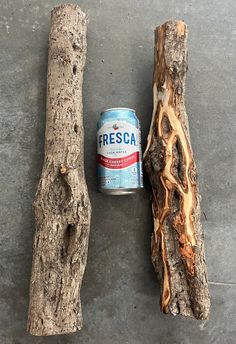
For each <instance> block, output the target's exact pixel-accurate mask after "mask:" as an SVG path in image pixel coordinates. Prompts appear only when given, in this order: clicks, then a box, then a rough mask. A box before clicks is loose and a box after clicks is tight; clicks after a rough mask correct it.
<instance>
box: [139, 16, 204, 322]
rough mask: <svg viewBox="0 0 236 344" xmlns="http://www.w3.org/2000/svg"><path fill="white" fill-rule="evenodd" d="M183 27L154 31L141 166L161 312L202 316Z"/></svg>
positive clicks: (201, 274) (199, 235) (176, 24)
mask: <svg viewBox="0 0 236 344" xmlns="http://www.w3.org/2000/svg"><path fill="white" fill-rule="evenodd" d="M186 41H187V26H186V25H185V23H184V22H182V21H177V22H167V23H165V24H163V25H161V26H160V27H158V28H157V29H156V46H155V67H154V78H153V97H154V100H153V115H152V121H151V126H150V132H149V135H148V139H147V148H146V151H145V153H144V164H145V167H146V170H147V172H148V174H149V177H150V181H151V184H152V189H153V204H152V208H153V218H154V232H153V237H152V261H153V264H154V267H155V269H156V271H158V272H159V273H160V274H161V275H162V278H163V283H162V297H161V309H162V311H163V312H164V313H171V314H182V315H186V316H193V317H195V318H197V319H206V318H207V317H208V315H209V308H210V301H209V292H208V283H207V276H206V266H205V258H204V247H203V233H202V227H201V224H200V208H199V192H198V186H197V183H196V168H195V162H194V159H193V153H192V148H191V144H190V137H189V130H188V120H187V115H186V112H185V107H184V88H185V75H186V70H187V48H186Z"/></svg>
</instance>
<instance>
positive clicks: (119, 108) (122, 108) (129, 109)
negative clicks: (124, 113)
mask: <svg viewBox="0 0 236 344" xmlns="http://www.w3.org/2000/svg"><path fill="white" fill-rule="evenodd" d="M113 110H128V111H132V112H134V113H135V110H134V109H131V108H126V107H117V108H110V109H106V110H103V111H102V112H101V115H103V114H104V113H105V112H108V111H113Z"/></svg>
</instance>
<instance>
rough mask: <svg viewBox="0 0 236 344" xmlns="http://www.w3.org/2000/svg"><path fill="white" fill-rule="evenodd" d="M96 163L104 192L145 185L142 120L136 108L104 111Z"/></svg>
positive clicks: (127, 190)
mask: <svg viewBox="0 0 236 344" xmlns="http://www.w3.org/2000/svg"><path fill="white" fill-rule="evenodd" d="M97 164H98V184H99V190H100V191H101V192H104V193H107V194H110V195H125V194H130V193H134V192H136V191H137V190H139V189H140V188H142V187H143V171H142V150H141V133H140V123H139V120H138V118H137V116H136V113H135V111H134V110H132V109H128V108H112V109H107V110H105V111H103V112H102V113H101V118H100V120H99V121H98V125H97Z"/></svg>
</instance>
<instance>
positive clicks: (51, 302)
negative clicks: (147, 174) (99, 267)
mask: <svg viewBox="0 0 236 344" xmlns="http://www.w3.org/2000/svg"><path fill="white" fill-rule="evenodd" d="M86 29H87V17H86V15H85V14H84V13H83V12H82V11H81V9H80V8H79V7H78V6H76V5H62V6H59V7H56V8H54V9H53V11H52V17H51V32H50V36H49V55H48V85H47V114H46V117H47V118H46V135H45V159H44V166H43V171H42V175H41V179H40V182H39V185H38V189H37V193H36V198H35V202H34V211H35V218H36V234H35V239H34V247H33V265H32V275H31V283H30V303H29V313H28V331H29V332H30V333H31V334H33V335H38V336H41V335H42V336H43V335H53V334H60V333H68V332H75V331H78V330H80V329H81V327H82V311H81V302H80V287H81V282H82V278H83V274H84V269H85V266H86V260H87V248H88V237H89V230H90V215H91V207H90V201H89V196H88V191H87V186H86V181H85V177H84V153H83V150H84V133H83V118H82V83H83V69H84V64H85V59H86Z"/></svg>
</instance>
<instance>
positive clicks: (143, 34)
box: [0, 0, 236, 344]
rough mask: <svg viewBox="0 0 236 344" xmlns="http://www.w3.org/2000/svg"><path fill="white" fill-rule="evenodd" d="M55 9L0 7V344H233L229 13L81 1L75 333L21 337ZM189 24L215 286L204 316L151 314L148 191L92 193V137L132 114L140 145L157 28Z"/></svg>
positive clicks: (235, 119)
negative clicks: (82, 239)
mask: <svg viewBox="0 0 236 344" xmlns="http://www.w3.org/2000/svg"><path fill="white" fill-rule="evenodd" d="M56 4H58V3H57V1H55V0H47V1H44V0H2V1H1V4H0V32H1V40H0V58H1V64H0V75H1V96H0V122H1V124H0V137H1V144H0V161H1V175H0V181H1V187H0V194H1V208H0V214H1V230H0V240H1V241H0V245H1V246H0V257H1V260H0V344H44V343H45V344H46V343H48V344H74V343H80V344H85V343H86V344H125V343H128V344H153V343H155V344H198V343H204V344H208V343H214V344H234V343H236V276H235V266H236V264H235V263H236V254H235V241H236V231H235V226H236V209H235V204H236V197H235V191H236V188H235V183H236V177H235V168H236V156H235V133H236V124H235V123H236V74H235V73H236V58H235V56H236V22H235V16H236V3H235V1H234V0H228V1H225V2H222V1H220V0H217V1H205V0H198V1H187V0H186V1H184V0H182V1H181V0H180V1H174V0H171V1H164V0H160V1H154V0H146V1H141V0H120V1H115V0H100V1H95V0H87V1H86V0H81V1H80V5H81V7H82V9H83V10H84V11H86V12H87V14H88V15H89V17H90V24H89V29H88V58H87V65H86V70H85V82H84V125H85V140H86V141H85V142H86V147H85V165H86V176H87V181H88V186H89V192H90V196H91V201H92V206H93V216H92V228H91V237H90V246H89V257H88V265H87V270H86V274H85V278H84V283H83V288H82V303H83V313H84V328H83V330H82V331H81V333H77V334H73V335H65V336H56V337H48V338H36V337H31V336H29V335H28V334H26V332H25V326H26V319H27V306H28V286H29V277H30V268H31V252H32V238H33V234H34V221H33V214H32V210H31V204H32V200H33V197H34V193H35V188H36V185H37V182H38V179H39V176H40V172H41V168H42V161H43V142H44V129H45V93H46V71H47V40H48V31H49V25H50V10H51V8H52V7H53V6H55V5H56ZM168 19H184V20H185V21H186V22H187V24H188V25H189V31H190V34H189V44H188V46H189V72H188V77H187V94H186V106H187V110H188V114H189V121H190V129H191V137H192V144H193V148H194V152H195V158H196V161H197V166H198V172H199V183H200V190H201V194H202V210H203V211H204V213H205V216H203V217H202V222H203V225H204V228H205V237H206V255H207V262H208V270H209V279H210V281H211V284H210V291H211V298H212V312H211V318H210V320H209V321H207V322H197V321H193V320H186V319H183V318H173V317H168V316H164V315H162V314H161V313H160V311H159V291H160V287H159V283H158V282H157V281H156V277H155V274H154V272H153V268H152V265H151V262H150V258H149V256H150V233H151V231H152V217H151V211H150V188H149V185H148V182H147V181H146V189H145V191H143V192H142V193H141V194H139V195H133V196H128V197H111V196H110V197H106V196H104V195H102V194H99V193H98V192H97V191H96V178H95V175H96V173H95V142H96V141H95V135H96V122H97V119H98V118H99V113H100V111H101V110H102V109H104V108H107V107H113V106H128V107H133V108H135V109H136V110H137V112H138V115H139V118H140V120H141V124H142V138H143V145H144V146H145V138H146V136H147V132H148V127H149V123H150V117H151V110H152V91H151V82H152V69H153V30H154V28H155V26H157V25H159V24H161V23H162V22H164V21H166V20H168Z"/></svg>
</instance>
